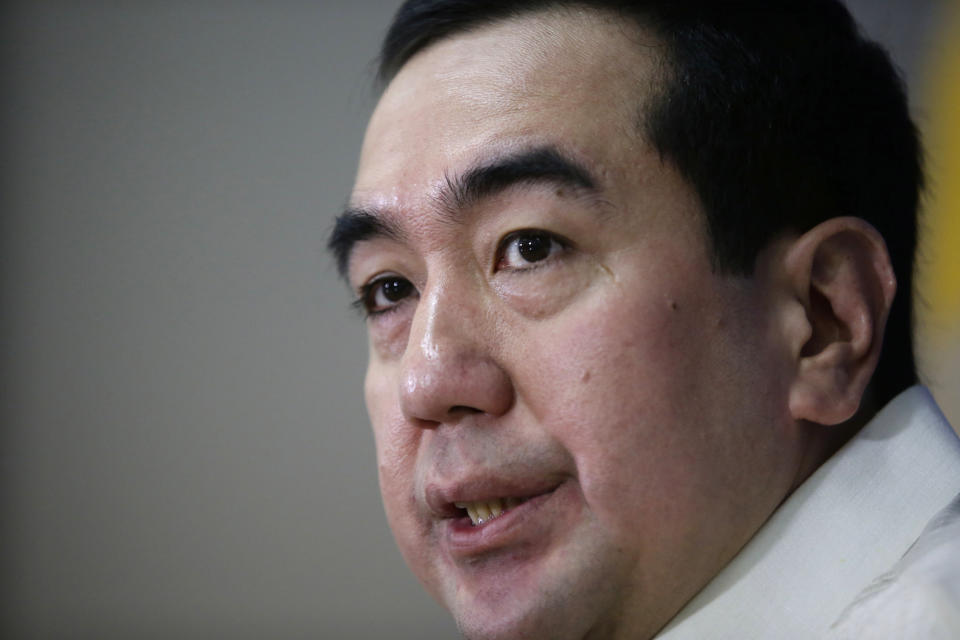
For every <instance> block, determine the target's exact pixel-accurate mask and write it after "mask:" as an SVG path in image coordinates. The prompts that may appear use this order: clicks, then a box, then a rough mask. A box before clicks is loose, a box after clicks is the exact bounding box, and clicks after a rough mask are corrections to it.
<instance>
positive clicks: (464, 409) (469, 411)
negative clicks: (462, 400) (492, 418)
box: [447, 404, 483, 415]
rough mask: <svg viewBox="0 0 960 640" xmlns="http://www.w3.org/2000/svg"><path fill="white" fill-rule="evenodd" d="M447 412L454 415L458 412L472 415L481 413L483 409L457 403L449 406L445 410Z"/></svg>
mask: <svg viewBox="0 0 960 640" xmlns="http://www.w3.org/2000/svg"><path fill="white" fill-rule="evenodd" d="M447 413H449V414H450V415H456V414H458V413H466V414H468V415H472V414H475V413H483V411H481V410H480V409H476V408H474V407H468V406H466V405H462V404H458V405H455V406H452V407H450V408H449V409H448V410H447Z"/></svg>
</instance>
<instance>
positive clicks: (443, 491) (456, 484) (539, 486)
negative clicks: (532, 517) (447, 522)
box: [425, 474, 562, 518]
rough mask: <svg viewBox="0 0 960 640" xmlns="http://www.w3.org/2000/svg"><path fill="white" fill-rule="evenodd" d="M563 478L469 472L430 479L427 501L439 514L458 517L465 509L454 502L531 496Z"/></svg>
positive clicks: (556, 485) (551, 487)
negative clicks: (442, 479) (451, 477)
mask: <svg viewBox="0 0 960 640" xmlns="http://www.w3.org/2000/svg"><path fill="white" fill-rule="evenodd" d="M561 482H562V478H559V477H556V476H553V477H551V476H543V477H536V478H533V477H528V478H510V477H507V476H498V475H495V474H493V475H491V474H484V475H476V476H469V477H463V478H459V479H457V480H455V481H447V482H429V483H427V485H426V491H425V493H426V502H427V506H428V507H429V508H430V511H431V512H433V514H434V515H435V516H437V517H438V518H457V517H460V516H462V515H463V510H462V509H460V508H458V507H457V506H456V505H455V503H458V502H459V503H463V502H481V501H486V500H493V499H494V498H532V497H534V496H539V495H542V494H544V493H549V492H551V491H553V490H554V489H556V488H557V487H558V486H559V485H560V483H561Z"/></svg>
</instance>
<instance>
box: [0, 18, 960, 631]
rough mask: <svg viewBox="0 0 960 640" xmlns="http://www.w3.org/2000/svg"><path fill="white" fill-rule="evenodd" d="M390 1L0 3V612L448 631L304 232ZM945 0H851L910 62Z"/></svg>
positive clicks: (331, 290)
mask: <svg viewBox="0 0 960 640" xmlns="http://www.w3.org/2000/svg"><path fill="white" fill-rule="evenodd" d="M398 4H399V3H398V2H396V1H388V0H378V1H373V0H362V1H359V0H353V1H349V2H348V1H346V0H343V1H337V0H332V1H331V0H327V1H325V2H307V1H292V0H291V1H274V2H269V3H267V2H252V1H237V2H226V1H208V2H188V1H187V0H179V1H172V2H160V1H155V2H147V1H143V2H120V1H106V0H100V1H90V2H81V1H74V2H65V1H60V2H53V1H38V2H19V3H16V2H15V3H10V2H8V3H6V4H5V5H4V6H3V9H2V14H0V30H2V38H0V52H2V54H0V64H2V76H0V81H2V89H3V101H2V107H0V141H2V146H0V149H2V156H0V157H2V160H3V163H2V172H0V207H2V208H0V210H2V212H3V217H2V228H0V229H2V236H0V238H2V246H0V283H2V289H0V292H2V299H0V303H2V307H0V308H2V314H0V348H2V355H0V358H2V359H0V362H2V368H0V389H2V393H0V400H2V401H0V419H2V426H3V431H2V440H0V542H2V545H0V554H2V556H0V557H2V564H0V595H2V600H0V615H2V618H0V635H3V636H4V637H7V638H103V639H111V638H231V639H241V638H378V637H390V638H396V639H401V638H450V637H455V630H454V627H453V625H452V624H451V623H450V622H449V621H448V620H447V618H446V615H445V613H444V612H443V611H441V610H440V609H439V607H438V606H437V605H435V604H434V603H433V602H432V601H430V600H429V598H428V597H427V596H426V595H425V594H424V593H423V591H422V589H421V588H420V587H419V585H418V583H417V582H416V580H415V579H414V578H413V577H412V576H411V575H410V574H409V572H408V571H407V569H406V568H405V566H404V565H403V561H402V559H401V558H400V556H399V554H398V553H397V551H396V550H395V547H394V545H393V541H392V539H391V538H390V535H389V532H388V530H387V527H386V522H385V518H384V517H383V514H382V510H381V506H380V501H379V496H378V491H377V486H376V469H375V460H374V455H373V442H372V436H371V434H370V431H369V428H368V425H367V421H366V415H365V413H364V409H363V403H362V394H361V382H362V376H363V367H364V364H365V359H366V345H365V339H364V328H363V323H362V321H361V319H360V318H359V317H358V316H356V315H354V314H353V312H351V311H350V310H349V308H348V303H349V295H348V292H347V290H346V288H345V287H344V286H343V285H342V284H341V283H340V282H339V281H338V280H337V277H336V274H335V272H334V269H333V266H332V264H331V263H330V261H329V260H328V258H327V256H326V255H325V253H324V249H323V245H324V241H325V238H326V234H327V232H328V230H329V228H330V223H331V220H332V217H333V216H334V215H335V214H336V213H337V212H338V211H339V209H340V208H341V207H342V206H343V205H344V204H345V202H346V198H347V195H348V194H349V191H350V187H351V182H352V177H353V171H354V168H355V163H356V158H357V153H358V149H359V146H360V141H361V136H362V132H363V127H364V124H365V121H366V118H367V116H368V114H369V112H370V109H371V108H372V106H373V102H374V93H373V88H372V72H373V58H374V56H375V52H376V49H377V45H378V41H379V38H380V37H381V35H382V34H383V31H384V29H385V28H386V25H387V24H388V22H389V20H390V18H391V16H392V13H393V11H394V10H395V9H396V7H397V5H398ZM944 5H945V2H937V1H934V0H898V1H888V2H878V1H875V0H874V1H871V0H860V1H857V2H854V3H852V6H853V8H854V9H855V11H856V12H857V13H858V14H859V15H860V17H861V19H862V21H863V22H864V24H865V25H866V27H867V30H868V31H869V32H870V33H872V34H873V35H874V36H875V37H877V38H879V39H881V40H883V41H885V42H887V43H888V44H889V45H890V46H891V47H892V50H893V52H894V55H895V57H896V58H897V59H898V61H899V62H900V64H901V65H902V66H903V68H904V70H905V71H906V73H907V75H908V77H911V76H912V75H913V74H916V73H917V70H918V69H919V68H920V66H921V65H922V64H923V62H924V59H925V55H926V54H925V52H926V50H927V48H928V42H929V40H930V34H931V29H932V28H933V27H934V26H935V25H936V24H937V20H938V18H937V16H938V13H937V12H938V11H939V10H940V8H941V7H942V6H944ZM814 46H815V45H814ZM917 101H918V102H919V105H918V108H920V109H921V110H922V108H923V104H922V99H918V100H917ZM947 395H949V394H947ZM954 420H956V418H954Z"/></svg>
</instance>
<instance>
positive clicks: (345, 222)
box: [327, 207, 400, 278]
mask: <svg viewBox="0 0 960 640" xmlns="http://www.w3.org/2000/svg"><path fill="white" fill-rule="evenodd" d="M398 237H400V233H399V231H398V230H397V229H396V228H394V226H393V225H392V224H391V223H390V222H388V220H387V218H386V217H385V216H383V215H382V214H379V213H377V212H376V211H374V210H372V209H362V208H354V207H348V208H347V209H346V210H344V212H343V213H341V214H340V215H339V216H337V219H336V220H335V221H334V224H333V231H331V232H330V239H329V240H327V249H328V250H329V251H330V253H332V254H333V258H334V260H336V262H337V271H338V272H339V273H340V276H341V277H343V278H346V277H347V267H348V266H349V264H350V252H351V251H353V247H354V245H356V244H357V243H358V242H361V241H363V240H369V239H371V238H398Z"/></svg>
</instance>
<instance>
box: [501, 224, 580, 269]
mask: <svg viewBox="0 0 960 640" xmlns="http://www.w3.org/2000/svg"><path fill="white" fill-rule="evenodd" d="M566 248H567V244H566V243H565V242H563V241H562V240H560V239H559V238H558V237H557V236H555V235H553V234H552V233H548V232H546V231H537V230H535V229H527V230H524V231H514V232H513V233H511V234H509V235H508V236H507V237H505V238H504V239H503V241H502V242H501V243H500V248H499V249H498V250H497V262H496V270H497V271H501V270H523V269H530V268H533V267H535V266H536V263H538V262H543V261H545V260H548V259H550V258H553V257H555V256H556V255H557V254H558V253H560V252H561V251H563V250H564V249H566Z"/></svg>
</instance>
